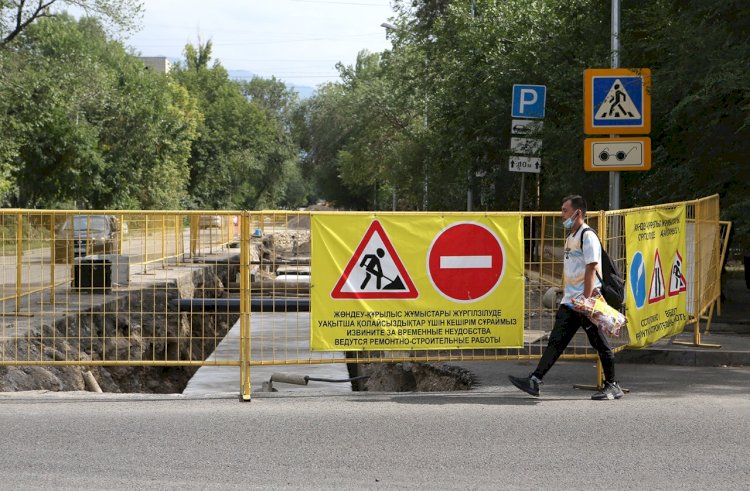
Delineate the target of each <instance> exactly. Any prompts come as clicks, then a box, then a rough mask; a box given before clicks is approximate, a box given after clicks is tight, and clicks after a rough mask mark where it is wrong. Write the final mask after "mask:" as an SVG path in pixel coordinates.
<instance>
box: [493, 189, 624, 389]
mask: <svg viewBox="0 0 750 491" xmlns="http://www.w3.org/2000/svg"><path fill="white" fill-rule="evenodd" d="M585 217H586V200H584V199H583V198H582V197H581V196H578V195H573V196H567V197H565V198H564V199H563V202H562V219H563V226H564V227H565V229H566V230H570V233H569V235H568V237H567V239H566V240H565V259H564V268H563V274H564V278H565V292H564V295H563V298H562V302H561V303H560V307H559V308H558V309H557V315H556V316H555V325H554V327H553V328H552V332H551V333H550V337H549V343H548V345H547V348H545V350H544V353H542V358H541V359H540V360H539V364H538V365H537V367H536V369H535V370H534V371H533V372H532V373H531V375H529V376H528V377H514V376H513V375H510V376H509V377H508V378H509V379H510V381H511V383H513V385H515V386H516V387H518V388H519V389H521V390H522V391H524V392H526V393H528V394H530V395H532V396H535V397H539V386H540V385H542V379H543V378H544V376H545V375H546V373H547V372H548V371H549V369H550V368H552V365H554V364H555V362H556V361H557V359H558V358H559V357H560V355H561V354H562V353H563V351H565V348H566V347H567V346H568V344H569V343H570V341H571V340H572V339H573V336H574V335H575V333H576V332H577V331H578V328H579V327H582V328H583V330H584V331H585V332H586V336H588V339H589V343H590V344H591V346H592V347H593V348H594V349H595V350H596V351H597V352H598V353H599V359H600V360H601V362H602V368H603V370H604V388H603V389H602V390H601V391H599V392H597V393H595V394H594V395H593V396H591V398H592V399H594V400H611V399H619V398H621V397H622V396H623V392H622V389H620V386H619V385H618V384H617V382H615V356H614V353H612V348H610V346H609V343H608V342H607V338H606V337H604V335H603V334H602V333H601V332H600V331H599V329H598V328H597V327H596V326H595V325H594V324H592V323H591V321H590V320H589V319H588V318H587V317H586V316H585V315H583V314H579V313H578V312H576V311H574V310H573V307H572V302H571V300H572V299H573V298H574V297H575V296H577V295H579V294H581V293H583V295H584V296H585V297H587V298H588V297H590V296H591V295H592V294H593V292H594V289H595V288H600V287H601V282H600V281H599V278H598V277H597V273H598V276H599V277H601V256H602V249H601V243H600V242H599V239H598V238H597V237H596V234H594V233H587V234H585V235H584V236H583V240H581V239H582V234H583V230H584V229H586V228H589V227H588V225H586V224H585V223H584V218H585Z"/></svg>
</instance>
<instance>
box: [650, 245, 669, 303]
mask: <svg viewBox="0 0 750 491" xmlns="http://www.w3.org/2000/svg"><path fill="white" fill-rule="evenodd" d="M664 287H665V285H664V271H663V270H662V267H661V257H659V249H656V254H654V272H653V274H652V275H651V286H650V287H649V289H648V303H656V302H658V301H659V300H664V298H665V297H666V289H665V288H664Z"/></svg>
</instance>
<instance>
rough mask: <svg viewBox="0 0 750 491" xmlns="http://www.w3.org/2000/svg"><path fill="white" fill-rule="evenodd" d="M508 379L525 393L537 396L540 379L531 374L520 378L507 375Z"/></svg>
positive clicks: (540, 383)
mask: <svg viewBox="0 0 750 491" xmlns="http://www.w3.org/2000/svg"><path fill="white" fill-rule="evenodd" d="M508 380H510V383H512V384H513V385H515V386H516V387H518V388H519V389H521V390H522V391H524V392H526V393H527V394H529V395H532V396H534V397H539V386H540V385H542V381H541V380H539V379H538V378H536V377H535V376H533V375H532V376H530V377H523V378H521V377H514V376H513V375H508Z"/></svg>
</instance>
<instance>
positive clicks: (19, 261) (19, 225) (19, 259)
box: [16, 213, 23, 312]
mask: <svg viewBox="0 0 750 491" xmlns="http://www.w3.org/2000/svg"><path fill="white" fill-rule="evenodd" d="M22 269H23V215H22V214H21V213H18V214H17V215H16V312H20V311H21V283H22V282H23V275H22Z"/></svg>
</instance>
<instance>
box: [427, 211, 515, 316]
mask: <svg viewBox="0 0 750 491" xmlns="http://www.w3.org/2000/svg"><path fill="white" fill-rule="evenodd" d="M504 266H505V252H504V249H503V245H502V243H501V242H500V239H498V237H497V235H495V233H494V232H492V230H490V229H489V228H487V227H486V226H484V225H482V224H479V223H476V222H458V223H454V224H452V225H450V226H448V227H447V228H445V229H443V230H442V231H441V232H440V233H438V234H437V235H436V236H435V239H434V240H433V241H432V244H431V245H430V249H429V252H428V253H427V272H428V274H429V277H430V281H431V282H432V285H433V286H434V287H435V290H436V291H437V292H439V293H440V294H441V295H443V296H444V297H445V298H447V299H449V300H453V301H456V302H462V303H470V302H476V301H477V300H480V299H482V298H484V297H486V296H487V295H489V294H490V293H492V292H493V291H494V290H495V288H497V285H499V284H500V280H501V279H502V277H503V272H504V269H505V267H504Z"/></svg>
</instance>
